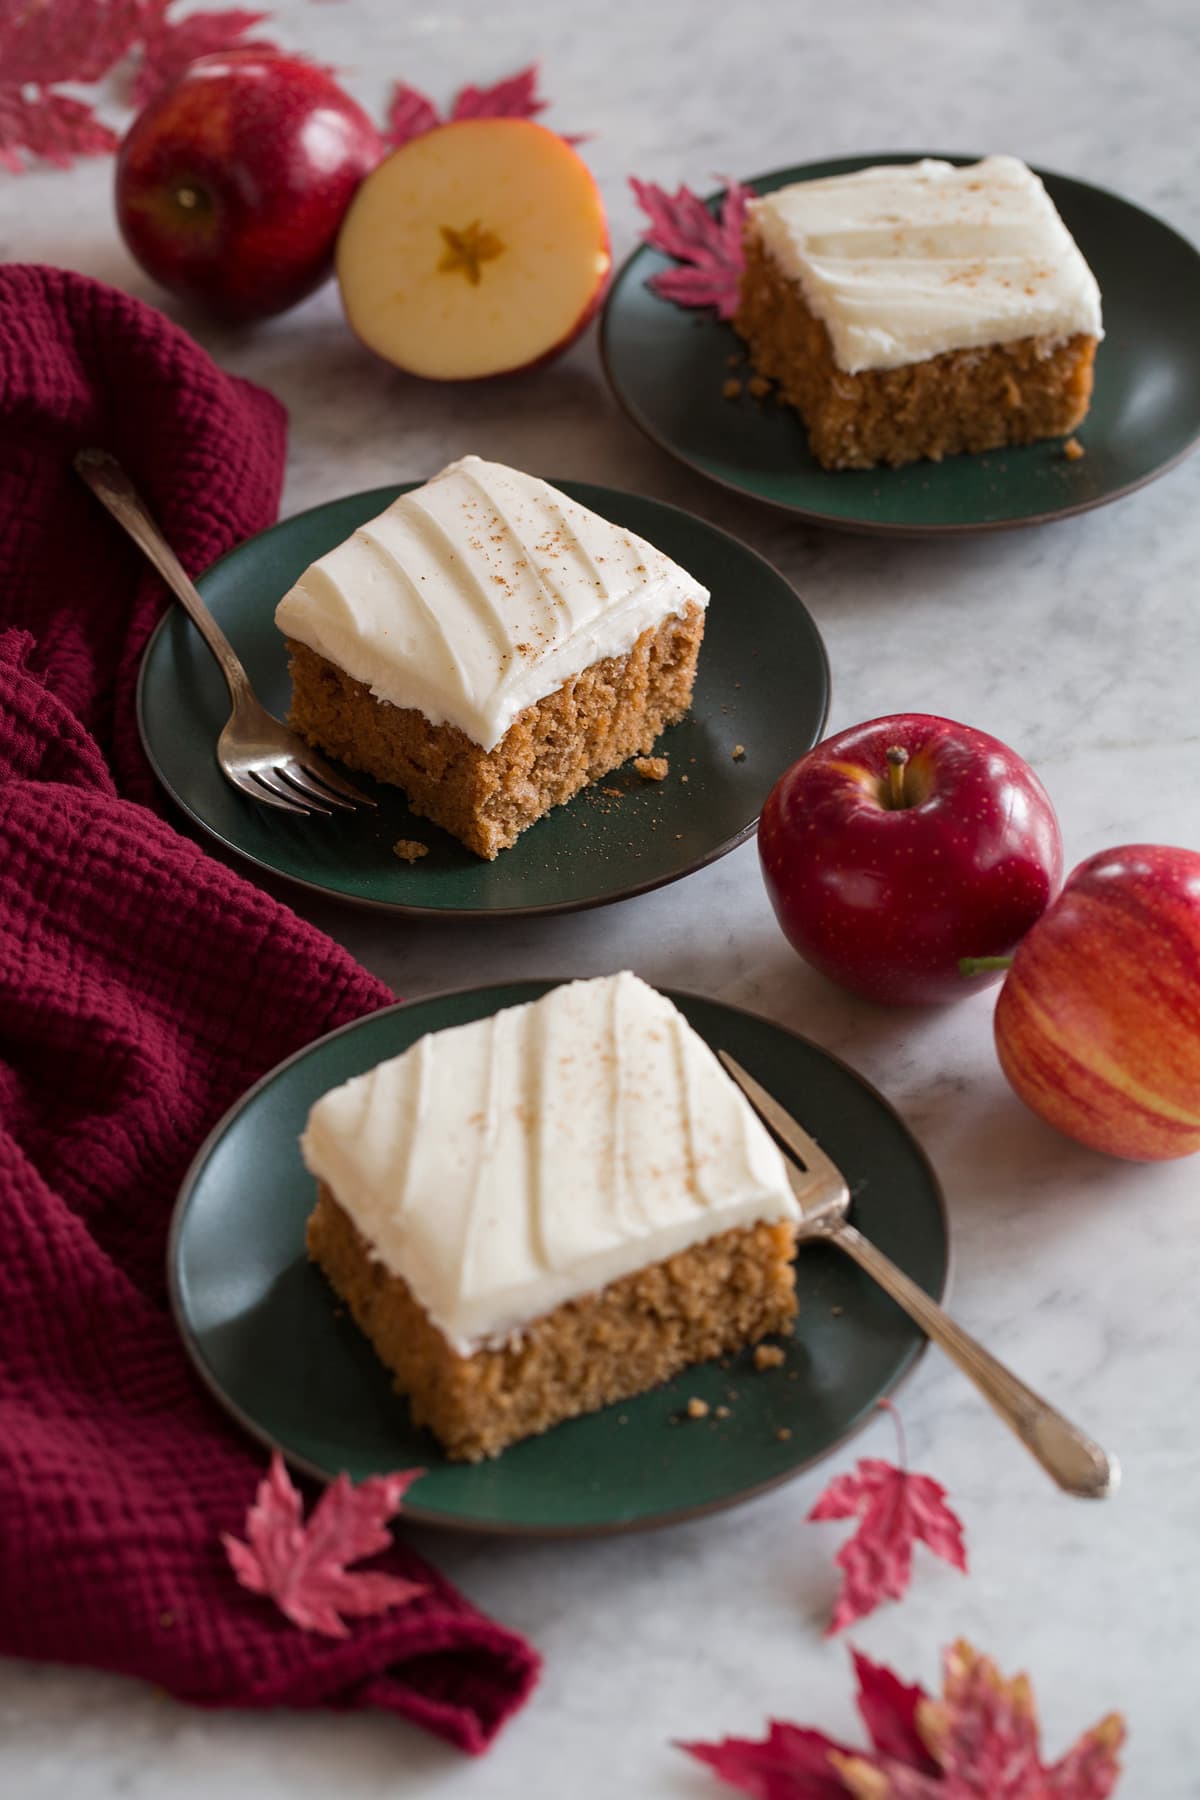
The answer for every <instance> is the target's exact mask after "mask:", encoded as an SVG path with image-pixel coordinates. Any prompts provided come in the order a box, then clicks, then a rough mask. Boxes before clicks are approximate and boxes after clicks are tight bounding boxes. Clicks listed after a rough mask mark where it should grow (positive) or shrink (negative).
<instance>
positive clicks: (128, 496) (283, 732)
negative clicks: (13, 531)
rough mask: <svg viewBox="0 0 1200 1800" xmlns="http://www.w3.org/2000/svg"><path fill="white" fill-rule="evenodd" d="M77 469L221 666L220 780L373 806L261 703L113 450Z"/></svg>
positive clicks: (253, 790)
mask: <svg viewBox="0 0 1200 1800" xmlns="http://www.w3.org/2000/svg"><path fill="white" fill-rule="evenodd" d="M75 468H76V470H77V472H78V473H79V474H80V475H81V476H82V477H83V479H84V481H86V482H87V484H88V486H89V487H90V488H91V490H92V492H93V493H94V494H95V496H96V498H97V499H98V500H99V501H101V502H102V504H103V505H104V506H106V507H107V508H108V510H109V512H110V513H111V514H112V516H113V518H114V519H115V520H116V521H117V524H118V525H120V526H121V527H122V528H123V529H124V530H125V531H127V532H128V533H129V535H130V537H131V538H132V539H133V541H134V543H135V544H136V545H137V546H138V548H139V549H140V550H141V551H142V553H143V555H145V556H146V557H148V558H149V560H150V561H151V562H152V563H153V564H154V567H155V568H156V569H157V570H158V572H159V574H160V575H161V576H162V578H163V580H164V581H165V582H166V584H167V586H168V587H169V588H170V590H171V592H172V593H173V594H174V595H175V598H176V599H177V600H178V601H179V604H180V605H181V606H182V607H183V608H184V610H185V611H186V612H187V614H188V616H189V617H190V618H191V621H192V623H193V625H195V627H196V629H197V631H198V632H199V633H200V636H201V637H202V638H203V639H204V642H205V643H206V644H207V645H208V647H209V649H210V650H211V651H212V653H213V655H214V656H215V657H216V659H217V662H218V663H219V665H220V669H221V673H222V675H224V677H225V680H226V682H227V684H228V687H229V698H230V700H231V701H232V702H233V710H232V712H231V713H230V715H229V719H228V721H227V723H226V724H225V727H224V729H223V730H222V732H221V735H220V737H219V738H218V739H217V762H218V764H219V765H220V769H221V773H222V774H223V775H224V776H225V779H226V780H227V781H229V782H231V783H232V784H233V786H234V787H235V788H237V789H238V790H239V791H240V792H241V793H243V794H248V795H249V796H250V798H251V800H258V801H260V802H261V804H262V805H263V806H273V807H275V808H276V809H277V810H278V811H279V812H288V813H299V814H300V815H301V816H302V817H304V818H307V817H308V815H309V814H310V813H332V812H334V811H335V810H337V811H343V812H353V811H354V809H355V807H356V806H374V804H375V802H374V801H373V800H371V799H369V798H368V796H367V795H366V794H361V793H359V791H358V789H357V788H356V787H352V786H351V784H350V783H349V782H348V781H347V780H346V779H345V778H344V777H343V776H341V775H339V774H338V772H337V770H336V769H334V768H331V767H330V765H329V764H328V763H327V762H326V761H325V759H324V757H322V756H318V755H317V753H316V751H315V750H312V749H310V748H309V746H308V745H307V744H306V743H305V741H304V739H303V738H302V737H301V736H300V735H299V733H298V732H295V731H292V730H291V729H290V728H289V727H288V726H287V725H285V724H284V723H283V721H282V720H281V719H277V718H276V717H275V716H274V714H273V713H269V712H268V711H267V709H266V707H265V706H263V704H262V702H261V701H260V700H259V699H258V697H257V695H256V694H255V692H254V689H253V688H252V687H251V686H250V678H249V676H248V675H247V674H246V671H245V669H244V668H243V667H242V665H241V663H240V662H239V660H238V658H237V656H236V655H235V653H234V650H233V646H232V645H231V644H230V642H229V639H228V638H227V637H226V636H225V633H224V632H223V631H222V630H221V627H220V626H219V625H218V624H217V621H216V620H215V619H214V618H213V616H212V614H211V613H210V612H209V610H208V608H207V606H206V605H205V604H204V602H203V600H202V599H201V598H200V595H199V593H198V592H197V590H196V587H195V585H194V583H193V582H192V581H191V580H190V579H189V578H188V576H187V574H186V572H185V570H184V569H183V566H182V564H181V563H180V561H179V559H178V557H177V556H176V555H175V552H174V551H173V550H172V548H171V546H170V544H168V542H167V540H166V538H165V537H164V536H163V534H162V532H161V531H160V529H159V527H158V525H157V524H156V523H155V521H154V518H153V516H152V515H151V513H150V510H149V508H148V507H147V505H146V503H145V501H144V500H143V499H142V497H141V495H140V494H139V493H138V491H137V489H136V488H135V487H134V485H133V483H132V481H130V479H129V477H128V475H127V474H126V473H125V471H124V469H123V468H122V467H121V465H120V463H119V462H118V461H117V459H116V457H115V456H110V455H109V454H108V452H107V450H81V451H80V452H79V453H78V455H77V456H76V458H75Z"/></svg>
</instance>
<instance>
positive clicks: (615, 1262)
mask: <svg viewBox="0 0 1200 1800" xmlns="http://www.w3.org/2000/svg"><path fill="white" fill-rule="evenodd" d="M300 1148H301V1152H302V1154H303V1157H304V1161H305V1164H306V1166H307V1168H308V1169H309V1171H310V1172H311V1173H312V1174H313V1175H314V1176H316V1177H317V1178H318V1179H319V1180H321V1181H323V1182H325V1184H326V1185H327V1186H328V1187H329V1188H330V1189H331V1191H332V1193H333V1195H334V1197H335V1199H336V1200H337V1201H338V1203H339V1205H340V1206H341V1207H342V1208H343V1209H344V1211H345V1212H346V1213H347V1214H348V1215H349V1216H350V1218H351V1219H352V1220H353V1222H354V1224H355V1225H356V1226H357V1227H358V1230H359V1232H360V1233H361V1235H362V1237H363V1238H364V1239H365V1241H366V1244H367V1246H368V1249H369V1251H370V1253H371V1255H372V1256H373V1257H374V1258H376V1259H377V1260H378V1261H380V1262H381V1263H382V1264H383V1265H384V1267H385V1268H387V1269H388V1270H390V1271H391V1272H392V1273H393V1274H396V1275H400V1276H402V1277H403V1278H404V1280H405V1281H406V1282H407V1283H408V1285H409V1287H410V1288H411V1289H412V1291H413V1293H414V1295H415V1296H416V1298H417V1299H418V1300H419V1301H420V1303H421V1305H422V1306H424V1308H425V1310H426V1312H427V1313H428V1315H429V1317H430V1318H431V1320H432V1321H433V1323H434V1324H435V1325H436V1326H437V1327H438V1329H439V1330H440V1331H441V1332H442V1334H443V1336H445V1337H446V1338H447V1339H448V1341H449V1342H450V1343H451V1344H452V1345H453V1346H454V1348H455V1349H456V1350H457V1351H458V1352H459V1353H460V1354H462V1355H470V1354H471V1353H472V1352H473V1351H474V1350H476V1349H478V1348H479V1347H480V1346H481V1345H484V1344H492V1343H496V1342H499V1341H502V1340H503V1339H504V1338H506V1337H508V1336H510V1335H511V1334H512V1333H514V1332H517V1331H519V1330H520V1328H521V1327H522V1326H524V1325H526V1324H528V1323H529V1322H530V1321H531V1320H533V1319H535V1318H538V1317H540V1316H541V1315H542V1314H544V1313H547V1312H550V1311H551V1310H552V1309H553V1308H554V1307H556V1306H558V1305H560V1304H561V1303H562V1302H563V1301H566V1300H570V1299H573V1298H575V1297H576V1296H578V1295H580V1294H585V1293H591V1292H594V1291H596V1290H597V1289H599V1288H602V1287H604V1286H605V1285H606V1284H607V1283H608V1282H610V1281H616V1280H618V1279H619V1278H620V1277H621V1276H623V1275H628V1274H630V1273H632V1272H633V1271H634V1270H635V1269H640V1268H644V1267H646V1266H647V1265H648V1264H649V1263H652V1262H657V1261H660V1260H661V1259H662V1258H664V1257H668V1256H672V1255H674V1254H675V1253H676V1252H678V1251H680V1250H684V1249H687V1248H689V1247H691V1246H692V1245H695V1244H697V1243H700V1242H703V1241H704V1240H705V1239H708V1238H711V1237H714V1236H716V1235H718V1234H719V1233H721V1232H724V1231H730V1230H732V1229H734V1228H735V1227H737V1226H745V1225H750V1224H754V1223H757V1222H759V1221H776V1220H781V1219H796V1218H798V1217H799V1211H798V1208H797V1204H796V1201H795V1199H794V1197H793V1195H792V1191H791V1188H790V1186H789V1184H788V1179H787V1172H786V1169H785V1167H784V1163H783V1158H782V1157H781V1155H780V1153H779V1151H778V1150H777V1149H776V1147H775V1144H774V1141H773V1140H772V1138H771V1137H770V1136H769V1135H768V1133H767V1131H766V1130H765V1128H764V1127H763V1126H762V1125H761V1124H760V1123H759V1120H758V1118H757V1116H756V1115H755V1114H754V1112H753V1111H752V1110H751V1108H750V1107H749V1106H748V1105H747V1103H746V1101H745V1100H744V1099H743V1098H742V1095H741V1093H740V1091H739V1090H738V1088H737V1087H736V1086H735V1085H734V1083H733V1082H732V1081H731V1080H730V1079H729V1077H728V1076H727V1075H726V1074H725V1071H724V1070H723V1069H722V1067H721V1065H720V1063H719V1062H718V1061H717V1059H716V1057H715V1056H714V1055H713V1052H712V1051H711V1050H710V1049H709V1048H708V1046H707V1044H705V1042H704V1041H703V1039H702V1038H700V1037H699V1036H698V1035H697V1034H696V1032H694V1031H693V1030H692V1028H691V1026H690V1025H689V1024H688V1022H687V1020H686V1019H685V1018H684V1017H683V1014H682V1013H681V1012H679V1011H678V1009H677V1008H676V1007H675V1006H674V1005H673V1004H672V1003H671V1001H669V1000H668V999H666V998H665V997H664V996H663V995H662V994H659V993H657V992H656V991H655V990H654V989H653V988H651V987H648V986H647V985H646V983H645V982H643V981H640V980H639V979H638V978H637V976H635V975H631V974H629V973H623V974H619V975H610V976H604V977H601V978H599V979H596V980H590V981H573V982H570V983H568V984H567V985H565V986H563V987H558V988H554V989H552V990H551V991H550V992H549V993H548V994H546V995H545V996H544V997H543V998H542V999H540V1000H537V1001H533V1002H530V1003H528V1004H526V1005H522V1006H513V1007H508V1008H506V1009H505V1010H504V1011H502V1012H498V1013H496V1014H494V1015H493V1016H492V1017H491V1018H488V1019H480V1020H478V1021H477V1022H475V1023H473V1024H470V1025H461V1026H458V1027H455V1028H453V1029H451V1030H447V1031H439V1032H435V1033H433V1034H431V1035H430V1036H428V1037H424V1038H421V1039H420V1040H419V1041H418V1042H417V1043H415V1044H414V1045H413V1046H412V1047H411V1049H409V1050H406V1051H405V1052H404V1054H403V1055H401V1056H397V1057H394V1058H392V1059H391V1060H390V1061H389V1062H384V1063H381V1064H379V1065H378V1067H376V1068H374V1069H371V1070H370V1071H368V1073H367V1074H365V1075H359V1076H356V1077H355V1078H354V1079H353V1080H351V1081H348V1082H346V1083H345V1084H344V1085H343V1086H341V1087H337V1088H334V1089H333V1090H332V1091H331V1092H330V1093H327V1094H325V1095H323V1096H322V1098H321V1099H320V1100H318V1101H317V1102H316V1104H315V1105H314V1106H313V1108H312V1110H311V1112H310V1113H309V1117H308V1123H307V1126H306V1128H305V1131H304V1134H303V1136H302V1137H301V1140H300Z"/></svg>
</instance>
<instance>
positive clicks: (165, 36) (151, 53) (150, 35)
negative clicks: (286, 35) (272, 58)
mask: <svg viewBox="0 0 1200 1800" xmlns="http://www.w3.org/2000/svg"><path fill="white" fill-rule="evenodd" d="M169 5H170V0H150V3H149V5H148V7H147V17H146V27H145V32H144V36H143V41H142V53H141V58H140V60H139V63H138V70H137V75H136V76H135V78H134V83H133V91H132V93H131V95H130V99H131V100H132V102H133V105H134V106H138V107H141V106H145V105H146V104H147V102H148V101H150V100H153V99H154V98H155V97H156V96H157V95H158V94H161V93H162V92H163V90H164V89H165V88H168V87H170V86H171V85H172V83H174V82H175V81H177V80H178V79H179V77H180V76H181V75H182V74H183V71H184V70H185V69H186V68H187V66H188V64H189V63H192V62H195V61H196V58H197V57H199V56H212V55H214V54H215V53H216V52H218V51H221V50H268V51H272V52H274V51H277V50H278V48H279V47H278V45H277V44H273V43H271V42H270V40H269V39H267V38H248V37H247V36H246V33H247V32H248V31H251V30H252V29H253V28H254V26H255V25H261V24H262V22H263V20H264V19H266V18H267V17H268V16H269V15H268V14H267V13H265V12H247V11H246V10H245V9H244V8H242V7H228V8H224V9H222V10H221V11H220V12H194V13H189V14H188V15H187V17H186V18H183V19H178V20H176V19H170V18H168V16H167V12H168V7H169Z"/></svg>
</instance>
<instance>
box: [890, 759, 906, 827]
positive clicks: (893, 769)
mask: <svg viewBox="0 0 1200 1800" xmlns="http://www.w3.org/2000/svg"><path fill="white" fill-rule="evenodd" d="M907 761H908V751H907V750H905V749H903V748H902V747H901V746H900V745H899V744H893V745H892V747H891V749H890V750H889V751H888V752H887V765H888V801H889V804H890V805H891V807H892V809H893V810H895V811H900V810H901V809H902V808H903V807H904V805H905V804H906V802H905V795H904V765H905V763H906V762H907Z"/></svg>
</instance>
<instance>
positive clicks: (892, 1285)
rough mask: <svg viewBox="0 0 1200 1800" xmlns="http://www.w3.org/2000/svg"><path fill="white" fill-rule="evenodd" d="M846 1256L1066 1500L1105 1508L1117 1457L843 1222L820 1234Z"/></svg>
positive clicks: (1117, 1476)
mask: <svg viewBox="0 0 1200 1800" xmlns="http://www.w3.org/2000/svg"><path fill="white" fill-rule="evenodd" d="M822 1236H825V1237H827V1238H828V1239H829V1241H830V1242H831V1243H834V1244H836V1245H837V1246H838V1248H839V1249H840V1250H844V1251H845V1252H846V1254H847V1256H850V1257H852V1258H853V1259H854V1261H855V1262H856V1263H857V1264H858V1265H859V1267H860V1268H861V1269H865V1270H866V1272H867V1274H868V1275H870V1276H872V1277H873V1279H874V1280H875V1281H877V1282H878V1283H879V1285H880V1287H881V1288H883V1290H884V1292H885V1293H887V1294H890V1295H891V1297H892V1299H893V1300H895V1301H896V1303H897V1305H899V1306H902V1307H903V1308H904V1310H905V1312H906V1313H908V1315H909V1317H910V1318H912V1319H915V1320H916V1322H917V1324H918V1325H919V1326H920V1327H921V1329H922V1331H924V1332H925V1334H926V1336H927V1337H930V1338H932V1340H933V1342H934V1343H935V1344H938V1345H939V1346H940V1347H941V1348H942V1349H943V1350H944V1351H945V1352H946V1355H947V1356H949V1357H950V1359H951V1360H952V1361H953V1362H956V1363H957V1364H958V1366H959V1368H960V1369H961V1370H962V1372H963V1374H964V1375H967V1376H969V1377H970V1379H971V1380H972V1381H973V1382H974V1383H975V1386H976V1387H977V1388H978V1389H979V1391H980V1393H981V1394H982V1395H983V1397H984V1399H985V1400H986V1401H988V1403H989V1404H990V1405H991V1406H992V1407H993V1408H994V1409H995V1411H996V1412H998V1413H999V1415H1000V1417H1001V1418H1002V1419H1003V1420H1004V1422H1005V1424H1006V1425H1008V1426H1009V1427H1010V1428H1011V1429H1012V1430H1013V1431H1015V1432H1016V1434H1017V1436H1018V1437H1019V1438H1020V1440H1021V1442H1022V1443H1023V1444H1024V1445H1025V1447H1026V1449H1027V1450H1029V1451H1030V1453H1031V1454H1032V1455H1033V1456H1035V1457H1036V1458H1037V1460H1038V1462H1040V1463H1041V1465H1042V1467H1043V1469H1045V1471H1046V1473H1047V1474H1048V1475H1050V1476H1052V1477H1053V1479H1054V1480H1055V1481H1056V1482H1057V1483H1058V1485H1059V1487H1060V1488H1064V1489H1065V1490H1066V1492H1067V1493H1068V1494H1077V1495H1079V1496H1080V1497H1081V1498H1083V1499H1085V1500H1101V1499H1103V1498H1104V1497H1105V1495H1107V1494H1110V1493H1111V1492H1112V1491H1113V1489H1114V1488H1115V1487H1116V1485H1117V1482H1118V1481H1119V1479H1120V1468H1119V1466H1118V1464H1117V1460H1116V1458H1115V1457H1110V1456H1108V1455H1106V1453H1105V1452H1104V1451H1103V1450H1102V1449H1101V1448H1100V1446H1099V1444H1096V1443H1093V1442H1092V1440H1091V1438H1089V1437H1087V1436H1085V1434H1084V1433H1083V1432H1082V1431H1080V1430H1079V1428H1078V1426H1075V1425H1072V1424H1071V1423H1070V1421H1069V1420H1068V1419H1064V1418H1063V1416H1062V1414H1061V1413H1060V1412H1057V1411H1056V1410H1055V1408H1054V1407H1052V1406H1051V1405H1050V1404H1049V1403H1048V1402H1047V1401H1045V1400H1043V1399H1042V1398H1041V1396H1040V1395H1038V1394H1035V1393H1034V1392H1033V1390H1032V1388H1027V1387H1026V1386H1025V1383H1024V1382H1023V1381H1018V1380H1017V1377H1016V1376H1015V1375H1014V1374H1013V1373H1012V1371H1011V1370H1010V1369H1006V1368H1005V1366H1004V1364H1003V1363H1001V1362H998V1361H997V1360H996V1358H995V1357H994V1356H993V1355H992V1354H991V1352H990V1351H988V1350H985V1349H984V1347H983V1345H982V1344H980V1343H978V1342H977V1341H976V1340H975V1339H974V1338H973V1337H972V1336H971V1334H970V1332H968V1331H964V1330H963V1328H962V1326H961V1325H956V1324H955V1322H954V1320H953V1319H952V1318H950V1316H949V1314H948V1313H945V1312H943V1311H942V1309H941V1307H940V1306H939V1305H938V1304H937V1302H936V1301H935V1300H931V1299H930V1297H929V1295H928V1294H927V1293H926V1292H925V1290H924V1289H923V1288H920V1287H918V1286H917V1284H916V1282H915V1281H912V1280H911V1279H910V1278H909V1277H908V1276H907V1275H906V1274H905V1273H904V1271H903V1269H898V1268H897V1267H896V1265H895V1263H894V1262H893V1261H892V1260H891V1258H890V1257H887V1256H885V1255H884V1254H883V1251H882V1250H879V1249H877V1248H876V1246H875V1245H874V1244H873V1243H872V1242H871V1241H870V1239H869V1238H865V1237H864V1236H863V1235H862V1233H861V1231H857V1230H856V1229H855V1227H854V1226H853V1225H851V1224H849V1223H846V1222H843V1223H840V1224H838V1225H836V1226H833V1227H831V1228H830V1229H829V1230H828V1231H827V1232H824V1233H822Z"/></svg>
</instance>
